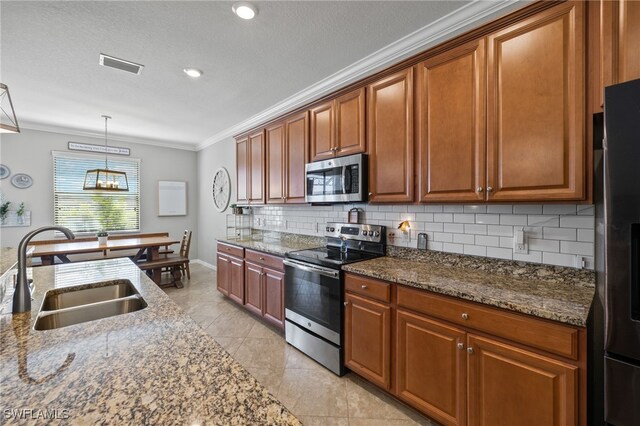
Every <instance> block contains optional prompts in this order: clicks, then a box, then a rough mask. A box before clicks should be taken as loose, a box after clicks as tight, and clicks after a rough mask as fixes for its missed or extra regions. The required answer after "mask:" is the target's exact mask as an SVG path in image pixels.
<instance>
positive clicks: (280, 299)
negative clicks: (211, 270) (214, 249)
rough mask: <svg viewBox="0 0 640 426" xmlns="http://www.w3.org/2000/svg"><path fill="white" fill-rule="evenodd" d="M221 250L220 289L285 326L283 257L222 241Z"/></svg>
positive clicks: (219, 247) (219, 264)
mask: <svg viewBox="0 0 640 426" xmlns="http://www.w3.org/2000/svg"><path fill="white" fill-rule="evenodd" d="M218 253H219V254H218V255H217V288H218V291H220V292H221V293H222V294H224V295H225V296H228V297H229V298H230V299H231V300H233V301H234V302H237V303H239V304H241V305H244V307H245V308H247V310H249V311H251V312H253V313H254V314H256V315H260V316H261V317H262V318H263V319H264V320H265V321H267V322H270V323H271V324H273V325H275V326H276V327H279V328H281V329H282V328H284V272H283V271H284V266H283V264H282V258H281V257H278V256H273V255H268V254H266V253H262V252H258V251H255V250H248V249H247V250H244V249H242V248H240V247H237V246H233V245H230V244H224V243H218ZM224 253H233V254H235V255H241V256H243V258H239V257H236V256H230V255H229V254H224Z"/></svg>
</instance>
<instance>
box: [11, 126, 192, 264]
mask: <svg viewBox="0 0 640 426" xmlns="http://www.w3.org/2000/svg"><path fill="white" fill-rule="evenodd" d="M69 141H74V142H85V143H92V144H98V145H102V144H104V140H103V139H98V138H90V137H82V136H74V135H65V134H59V133H50V132H42V131H36V130H28V129H22V133H19V134H3V135H2V136H1V140H0V163H2V164H4V165H6V166H7V167H9V168H10V169H11V174H12V175H13V174H15V173H27V174H28V175H30V176H31V177H32V178H33V185H32V186H31V187H30V188H27V189H17V188H15V187H14V186H13V185H11V182H10V180H11V178H10V177H9V178H6V179H3V180H1V181H0V190H1V191H2V192H3V193H4V195H5V198H6V199H7V200H9V201H11V209H12V210H15V208H16V207H17V206H18V204H20V202H22V201H24V203H25V206H26V208H27V210H31V226H30V227H15V228H14V227H3V228H1V229H0V232H1V235H0V239H1V241H0V246H2V247H16V246H17V245H18V243H19V242H20V239H21V238H22V236H23V235H24V234H26V233H27V232H28V231H29V230H33V229H36V228H38V227H40V226H45V225H51V224H53V160H52V156H51V151H67V142H69ZM109 145H113V146H121V147H127V148H130V149H131V157H132V158H140V159H141V164H140V226H141V232H165V231H166V232H169V233H170V235H171V236H172V237H176V238H180V237H182V233H183V231H184V230H185V229H191V230H193V231H194V234H193V235H194V237H193V241H192V243H191V253H190V257H191V258H192V259H196V258H197V256H198V253H197V246H198V243H197V241H198V239H199V238H198V233H197V215H198V211H197V206H198V196H197V161H196V157H197V154H196V152H194V151H186V150H180V149H172V148H161V147H155V146H151V145H143V144H135V143H127V142H120V141H113V142H109ZM158 180H176V181H186V182H187V190H188V193H187V203H188V205H187V215H186V216H173V217H158ZM52 236H53V234H51V233H50V234H47V233H45V234H43V236H42V237H38V238H51V237H52Z"/></svg>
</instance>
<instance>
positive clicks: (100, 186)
mask: <svg viewBox="0 0 640 426" xmlns="http://www.w3.org/2000/svg"><path fill="white" fill-rule="evenodd" d="M102 118H104V169H94V170H87V174H86V175H85V177H84V186H83V187H82V189H84V190H89V191H129V182H128V181H127V174H126V173H125V172H119V171H116V170H109V159H108V152H109V151H108V146H107V120H109V119H111V117H109V116H108V115H103V116H102Z"/></svg>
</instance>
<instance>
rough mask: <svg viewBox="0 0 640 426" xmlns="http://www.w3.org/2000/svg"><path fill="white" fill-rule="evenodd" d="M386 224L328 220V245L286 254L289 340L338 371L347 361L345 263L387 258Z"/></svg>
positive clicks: (286, 319)
mask: <svg viewBox="0 0 640 426" xmlns="http://www.w3.org/2000/svg"><path fill="white" fill-rule="evenodd" d="M385 234H386V228H385V227H384V226H377V225H364V224H353V223H328V224H327V226H326V228H325V237H326V246H325V247H318V248H316V249H310V250H300V251H294V252H289V253H287V256H286V258H285V260H284V265H285V338H286V340H287V342H288V343H290V344H291V345H293V346H295V347H296V348H298V349H300V350H301V351H302V352H304V353H306V354H307V355H309V356H310V357H311V358H313V359H315V360H316V361H318V362H319V363H320V364H322V365H324V366H325V367H327V368H328V369H329V370H331V371H333V372H334V373H336V374H338V375H342V374H344V373H345V371H346V369H345V367H344V363H343V356H344V354H343V341H344V337H343V330H344V320H343V312H344V311H343V309H344V305H343V304H344V280H343V273H342V270H341V267H342V265H345V264H347V263H352V262H359V261H362V260H367V259H372V258H374V257H377V256H382V255H384V253H385V248H386V244H385V243H386V239H385V238H386V237H385Z"/></svg>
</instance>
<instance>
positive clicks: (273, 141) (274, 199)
mask: <svg viewBox="0 0 640 426" xmlns="http://www.w3.org/2000/svg"><path fill="white" fill-rule="evenodd" d="M284 127H285V126H284V123H278V124H274V125H272V126H269V127H267V129H266V130H265V135H266V136H265V138H266V146H267V161H266V176H267V203H284V181H285V179H286V178H285V158H284V156H285V148H284V145H285V140H284Z"/></svg>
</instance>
